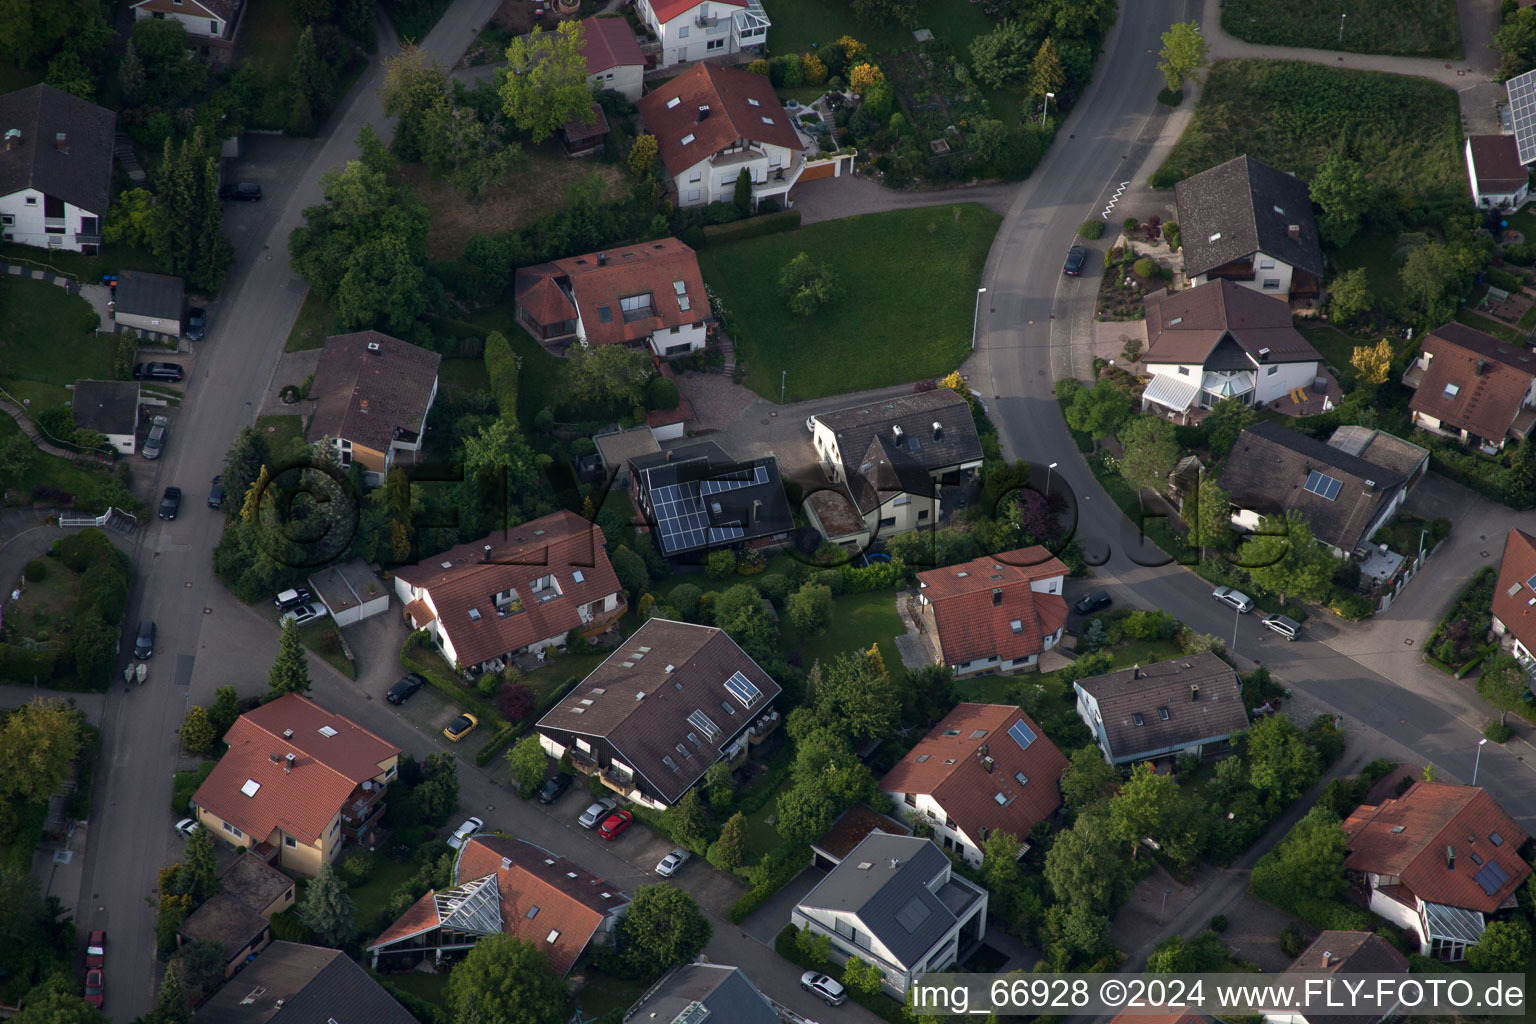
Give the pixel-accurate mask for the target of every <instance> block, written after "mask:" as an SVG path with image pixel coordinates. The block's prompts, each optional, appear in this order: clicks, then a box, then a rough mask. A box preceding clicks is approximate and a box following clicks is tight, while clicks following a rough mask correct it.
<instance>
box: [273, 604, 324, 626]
mask: <svg viewBox="0 0 1536 1024" xmlns="http://www.w3.org/2000/svg"><path fill="white" fill-rule="evenodd" d="M329 614H330V613H329V612H328V611H326V609H325V605H323V604H321V603H320V602H319V601H314V602H312V603H310V604H301V605H299V606H298V607H297V608H290V609H289V610H288V611H286V612H283V614H282V617H281V618H280V619H279V620H278V622H279V624H281V623H284V622H288V621H289V620H290V619H291V620H292V621H293V624H294V625H296V626H299V627H300V628H302V627H304V626H307V625H309V624H310V623H311V622H317V621H319V620H320V619H323V618H325V617H326V616H327V615H329Z"/></svg>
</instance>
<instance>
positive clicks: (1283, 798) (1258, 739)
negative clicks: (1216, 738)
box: [1247, 715, 1322, 803]
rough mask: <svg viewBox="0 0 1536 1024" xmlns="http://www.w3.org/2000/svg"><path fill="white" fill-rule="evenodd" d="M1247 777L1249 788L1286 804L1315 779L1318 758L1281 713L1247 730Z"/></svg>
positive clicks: (1317, 770)
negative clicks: (1251, 785)
mask: <svg viewBox="0 0 1536 1024" xmlns="http://www.w3.org/2000/svg"><path fill="white" fill-rule="evenodd" d="M1247 761H1248V778H1249V781H1250V782H1252V783H1253V788H1254V789H1257V790H1258V791H1259V792H1261V793H1264V794H1267V795H1270V796H1273V797H1274V798H1275V799H1277V800H1279V801H1280V802H1281V803H1290V802H1291V801H1292V800H1295V799H1296V798H1297V797H1299V796H1301V794H1303V793H1305V792H1306V791H1307V790H1308V789H1309V788H1310V787H1311V785H1312V783H1314V782H1316V781H1317V777H1318V775H1319V774H1320V773H1321V771H1322V763H1321V758H1320V757H1319V756H1318V753H1317V751H1316V750H1314V749H1313V748H1312V746H1311V744H1309V743H1308V742H1307V741H1306V738H1305V737H1304V736H1302V734H1301V731H1300V730H1298V729H1297V728H1296V725H1295V723H1293V722H1292V721H1291V720H1290V719H1289V718H1288V717H1286V716H1285V715H1270V716H1268V717H1267V718H1264V719H1261V720H1260V721H1259V722H1258V723H1257V724H1256V725H1254V727H1253V729H1252V731H1250V732H1249V733H1248V754H1247Z"/></svg>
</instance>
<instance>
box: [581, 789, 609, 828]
mask: <svg viewBox="0 0 1536 1024" xmlns="http://www.w3.org/2000/svg"><path fill="white" fill-rule="evenodd" d="M613 803H614V802H613V800H611V799H609V798H608V797H606V796H605V797H602V798H600V799H599V800H597V802H596V803H593V804H592V805H591V806H589V807H588V808H587V809H586V810H584V811H582V812H581V817H579V818H577V819H576V821H577V823H578V824H580V825H581V827H582V828H597V823H598V822H600V821H602V820H603V819H604V818H606V817H608V812H609V811H611V810H613Z"/></svg>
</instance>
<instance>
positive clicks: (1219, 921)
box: [1211, 914, 1227, 935]
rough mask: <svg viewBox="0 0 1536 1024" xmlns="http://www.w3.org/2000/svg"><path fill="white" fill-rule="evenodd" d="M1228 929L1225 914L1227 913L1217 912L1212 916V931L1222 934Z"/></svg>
mask: <svg viewBox="0 0 1536 1024" xmlns="http://www.w3.org/2000/svg"><path fill="white" fill-rule="evenodd" d="M1226 930H1227V915H1225V914H1217V915H1216V916H1215V917H1213V918H1211V931H1213V932H1215V933H1216V934H1218V935H1220V934H1221V933H1222V932H1224V931H1226Z"/></svg>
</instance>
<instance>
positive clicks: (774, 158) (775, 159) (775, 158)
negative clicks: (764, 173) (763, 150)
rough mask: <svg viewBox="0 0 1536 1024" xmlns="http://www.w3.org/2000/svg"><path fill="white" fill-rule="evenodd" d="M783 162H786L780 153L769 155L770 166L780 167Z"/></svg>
mask: <svg viewBox="0 0 1536 1024" xmlns="http://www.w3.org/2000/svg"><path fill="white" fill-rule="evenodd" d="M783 162H784V158H783V156H781V155H780V154H778V153H774V154H773V155H771V156H770V157H768V166H769V167H778V166H779V165H780V164H782V163H783Z"/></svg>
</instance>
